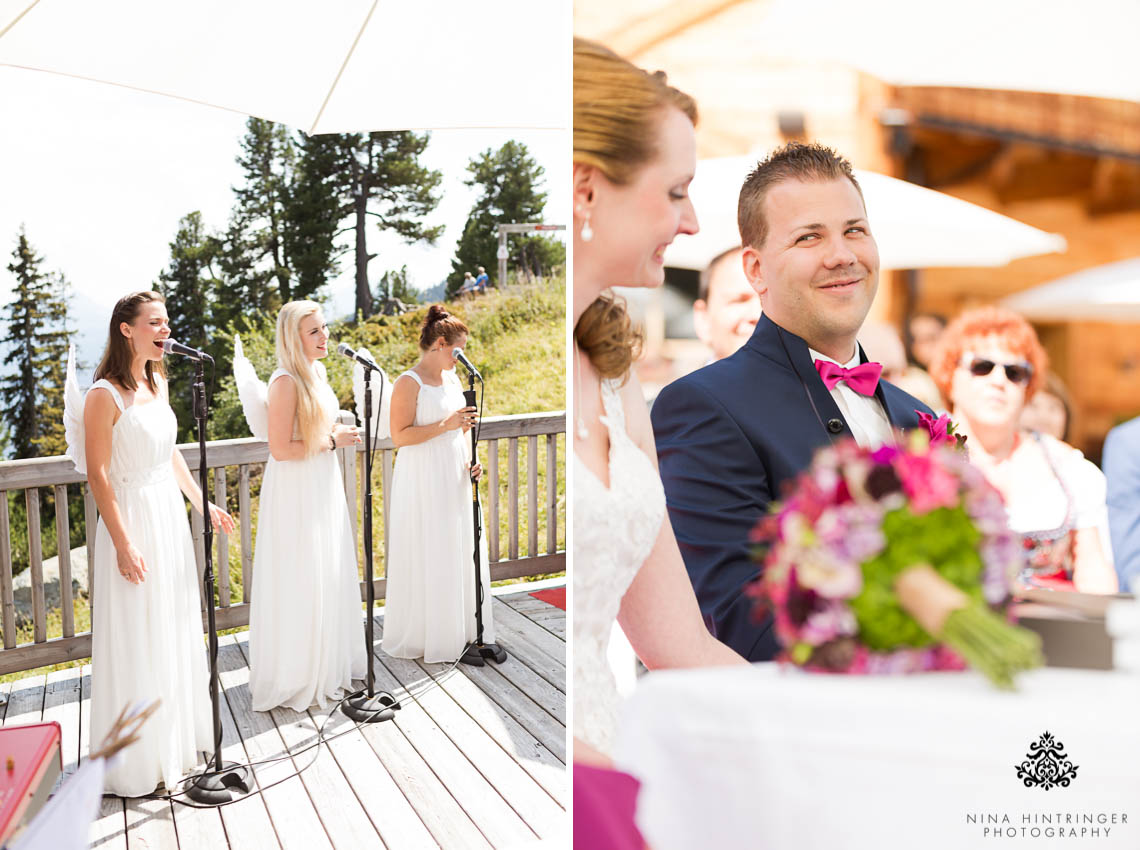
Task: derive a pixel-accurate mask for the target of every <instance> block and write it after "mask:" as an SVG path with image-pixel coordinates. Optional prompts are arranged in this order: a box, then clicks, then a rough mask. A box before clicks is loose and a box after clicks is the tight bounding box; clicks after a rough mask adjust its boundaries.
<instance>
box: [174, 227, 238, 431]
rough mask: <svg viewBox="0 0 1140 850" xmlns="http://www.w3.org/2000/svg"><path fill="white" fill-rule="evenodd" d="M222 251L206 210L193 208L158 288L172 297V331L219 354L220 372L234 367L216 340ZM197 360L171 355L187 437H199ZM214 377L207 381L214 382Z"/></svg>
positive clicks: (179, 414)
mask: <svg viewBox="0 0 1140 850" xmlns="http://www.w3.org/2000/svg"><path fill="white" fill-rule="evenodd" d="M220 253H221V242H220V241H219V240H218V239H217V237H215V236H211V235H210V234H209V233H208V232H207V231H206V228H205V225H203V223H202V214H201V213H200V212H197V211H195V212H192V213H190V214H189V215H187V216H184V217H183V218H182V220H181V221H180V222H179V223H178V233H177V234H176V235H175V237H174V241H173V242H171V243H170V264H169V265H168V266H167V268H166V269H165V270H164V271H163V272H162V273H161V274H160V275H159V283H158V290H159V291H160V292H161V293H162V294H163V296H164V297H165V298H166V312H167V314H168V315H169V316H170V335H171V336H172V337H173V338H174V339H176V340H178V341H179V342H181V343H183V344H185V345H189V346H192V347H194V348H203V349H205V350H207V351H209V352H210V353H211V355H212V356H213V357H214V360H215V367H214V368H215V369H216V370H218V372H219V374H227V373H228V368H229V367H228V363H229V358H228V356H227V355H228V351H226V350H223V349H224V348H225V346H223V345H222V343H221V342H220V341H219V340H212V333H213V330H214V325H213V322H212V320H211V315H210V311H209V305H210V304H211V302H212V301H214V299H215V295H216V293H215V290H216V288H217V286H218V278H217V275H216V273H215V271H214V263H215V261H216V260H217V258H218V256H219V254H220ZM194 369H195V366H194V363H193V361H191V360H188V359H187V358H184V357H170V358H168V359H167V361H166V371H167V377H168V378H169V381H170V406H171V407H173V408H174V412H175V414H176V415H177V417H178V424H179V433H180V434H181V436H182V439H183V440H190V439H194V438H195V436H196V435H195V433H194V419H193V413H194V411H193V410H192V409H191V392H190V388H191V384H192V383H193V379H194ZM212 383H213V382H209V383H208V384H207V386H208V387H210V385H211V384H212Z"/></svg>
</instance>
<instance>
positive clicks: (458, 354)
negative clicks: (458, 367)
mask: <svg viewBox="0 0 1140 850" xmlns="http://www.w3.org/2000/svg"><path fill="white" fill-rule="evenodd" d="M451 356H452V357H454V358H455V359H456V360H458V361H459V362H460V363H462V364H463V366H464V368H465V369H467V371H468V372H470V373H471V375H472V377H474V378H477V379H478V380H480V381H481V380H483V376H482V375H480V374H479V370H478V369H476V368H475V367H474V366H472V365H471V361H470V360H468V359H467V358H466V357H464V356H463V349H462V348H453V349H451Z"/></svg>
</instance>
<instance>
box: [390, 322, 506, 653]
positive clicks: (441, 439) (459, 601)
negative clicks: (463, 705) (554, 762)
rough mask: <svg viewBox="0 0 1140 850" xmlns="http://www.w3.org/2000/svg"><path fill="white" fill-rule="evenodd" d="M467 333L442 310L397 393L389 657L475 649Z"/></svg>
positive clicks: (486, 607) (486, 594)
mask: <svg viewBox="0 0 1140 850" xmlns="http://www.w3.org/2000/svg"><path fill="white" fill-rule="evenodd" d="M466 344H467V326H466V325H464V324H463V322H462V321H460V319H459V317H458V316H452V315H451V314H450V313H448V312H447V310H445V309H444V308H443V307H441V306H440V305H438V304H436V305H433V306H432V308H431V309H430V310H429V311H428V316H427V320H426V321H425V322H424V325H423V328H422V329H421V331H420V352H421V354H420V362H419V363H417V364H416V365H415V366H414V367H413V368H412V369H410V370H408V371H407V372H404V374H402V375H401V376H400V377H399V378H397V379H396V383H395V384H394V385H393V386H392V413H391V423H392V442H393V443H395V444H396V447H397V448H398V449H399V452H398V453H397V455H396V470H395V473H394V475H393V479H392V496H391V499H390V501H389V508H388V511H389V513H388V534H389V547H388V569H387V579H388V583H387V593H386V598H385V603H384V641H383V648H384V652H386V653H387V654H388V655H391V656H393V657H396V658H423V659H424V660H425V661H427V662H437V661H438V662H449V661H454V660H455V659H457V658H459V656H460V655H462V654H463V649H464V647H465V646H466V645H467V643H468V642H469V641H473V640H475V637H476V634H475V631H476V629H475V578H474V577H475V564H474V562H473V559H472V558H473V553H474V551H475V526H474V522H473V520H472V516H471V475H472V474H474V476H475V478H476V479H478V478H479V476H480V475H481V474H482V469H481V468H480V467H479V465H478V464H476V465H475V467H474V469H473V470H472V469H471V467H470V456H469V450H470V443H469V442H468V440H466V439H464V436H465V435H466V434H467V432H468V431H469V430H471V428H472V427H473V426H474V425H475V423H476V422H477V421H478V418H479V417H478V415H477V412H476V410H475V408H474V407H467V406H466V402H465V400H464V398H463V384H462V383H461V382H460V380H459V377H458V376H457V375H456V374H455V364H456V360H455V358H454V357H453V356H452V350H453V349H455V348H463V347H464V346H465V345H466ZM480 564H481V573H480V581H481V582H482V584H483V607H482V612H483V641H484V643H493V642H494V639H495V638H494V631H495V630H494V624H493V623H492V621H491V585H490V580H489V572H488V569H489V568H488V564H487V553H486V551H483V552H482V553H481V558H480Z"/></svg>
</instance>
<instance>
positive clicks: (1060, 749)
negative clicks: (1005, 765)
mask: <svg viewBox="0 0 1140 850" xmlns="http://www.w3.org/2000/svg"><path fill="white" fill-rule="evenodd" d="M1017 778H1018V779H1020V780H1021V781H1022V782H1023V783H1025V787H1026V788H1034V787H1036V788H1043V789H1044V790H1046V791H1048V790H1050V789H1051V788H1056V787H1057V786H1060V787H1062V788H1068V787H1069V783H1070V782H1072V781H1073V780H1074V779H1076V778H1077V765H1075V764H1073V763H1072V762H1071V761H1070V760H1069V756H1068V754H1067V753H1066V752H1065V745H1064V744H1062V743H1061V742H1060V741H1058V740H1057V739H1055V738H1054V737H1053V736H1052V735H1050V734H1049V733H1048V732H1046V733H1045V734H1043V735H1042V736H1041V738H1040V739H1039V740H1038V741H1037V742H1036V743H1034V744H1030V745H1029V752H1027V753H1026V754H1025V761H1023V762H1022V763H1021V764H1019V765H1018V766H1017Z"/></svg>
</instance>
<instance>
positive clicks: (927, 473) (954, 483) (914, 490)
mask: <svg viewBox="0 0 1140 850" xmlns="http://www.w3.org/2000/svg"><path fill="white" fill-rule="evenodd" d="M894 465H895V470H896V471H897V472H898V473H899V478H901V479H902V483H903V491H904V492H905V493H906V495H907V496H908V497H909V498H910V509H911V510H912V511H913V512H914V513H915V514H924V513H928V512H929V511H932V510H934V509H935V508H954V507H957V505H958V479H957V478H955V477H954V475H953V474H951V473H950V472H949V471H948V470H946V469H945V468H943V466H942V465H941V464H940V463H938V461H937V460H935V458H934V456H933V455H899V457H897V458H896V459H895V464H894Z"/></svg>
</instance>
